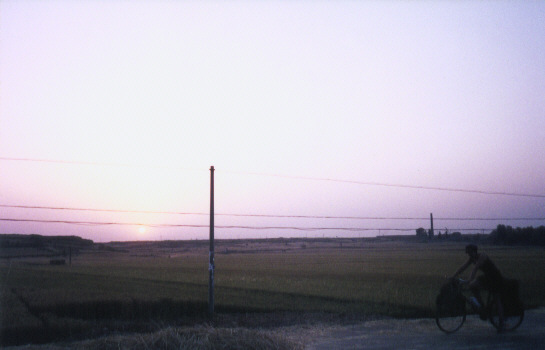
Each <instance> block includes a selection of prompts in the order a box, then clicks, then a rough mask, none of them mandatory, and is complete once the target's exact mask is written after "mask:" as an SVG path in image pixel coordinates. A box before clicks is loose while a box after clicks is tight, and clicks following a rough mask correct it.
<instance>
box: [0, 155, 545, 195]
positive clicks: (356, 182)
mask: <svg viewBox="0 0 545 350" xmlns="http://www.w3.org/2000/svg"><path fill="white" fill-rule="evenodd" d="M0 160H4V161H22V162H43V163H58V164H79V165H100V166H123V167H153V168H164V169H181V170H192V171H196V170H199V171H204V170H203V169H188V168H178V167H166V166H151V165H136V164H126V163H125V164H124V163H99V162H84V161H66V160H53V159H35V158H14V157H0ZM220 172H223V173H232V174H243V175H256V176H268V177H281V178H286V179H297V180H311V181H328V182H339V183H350V184H357V185H366V186H382V187H394V188H408V189H418V190H433V191H446V192H460V193H475V194H485V195H500V196H513V197H530V198H545V194H532V193H517V192H500V191H484V190H474V189H462V188H449V187H435V186H419V185H405V184H391V183H381V182H372V181H356V180H343V179H333V178H319V177H307V176H295V175H281V174H267V173H258V172H244V171H229V170H220Z"/></svg>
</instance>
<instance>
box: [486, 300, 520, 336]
mask: <svg viewBox="0 0 545 350" xmlns="http://www.w3.org/2000/svg"><path fill="white" fill-rule="evenodd" d="M523 319H524V307H523V305H522V303H521V302H517V303H514V304H513V305H509V306H505V307H504V310H503V329H502V328H501V324H500V317H499V313H498V308H497V305H496V302H494V304H493V307H492V309H491V311H490V322H491V323H492V325H493V326H494V327H495V328H496V329H497V330H499V331H500V330H501V331H505V332H510V331H513V330H515V329H517V328H518V326H520V324H521V323H522V320H523Z"/></svg>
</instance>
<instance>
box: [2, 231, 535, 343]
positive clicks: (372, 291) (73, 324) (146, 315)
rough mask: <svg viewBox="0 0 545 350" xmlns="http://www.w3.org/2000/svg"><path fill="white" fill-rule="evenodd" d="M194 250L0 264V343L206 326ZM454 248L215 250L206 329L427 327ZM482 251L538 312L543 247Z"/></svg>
mask: <svg viewBox="0 0 545 350" xmlns="http://www.w3.org/2000/svg"><path fill="white" fill-rule="evenodd" d="M205 243H206V242H200V243H198V242H187V243H183V242H181V243H180V242H179V243H170V244H159V243H157V242H155V243H116V244H109V245H107V246H99V247H95V248H93V249H89V250H85V251H81V252H80V254H79V255H77V256H74V257H73V258H72V264H71V265H61V266H54V265H50V264H49V259H47V258H44V257H37V258H32V257H27V258H24V259H15V258H12V259H3V260H2V261H1V263H0V286H1V290H0V291H1V311H0V316H1V324H0V325H1V333H0V334H1V337H2V343H3V344H4V345H6V344H17V343H29V342H45V341H51V340H55V339H62V338H67V337H72V338H81V337H87V338H88V337H96V336H100V335H103V334H105V333H108V332H110V333H111V332H112V331H116V332H118V331H121V332H123V331H131V332H134V331H136V332H138V331H157V330H159V329H162V328H165V327H168V326H171V325H177V326H180V325H188V326H191V325H195V324H198V323H199V322H212V321H210V320H207V318H206V310H207V301H208V248H207V246H206V244H205ZM463 246H464V244H463V243H433V244H432V243H403V242H379V241H371V240H323V241H320V240H293V241H292V240H280V241H279V240H276V241H225V242H221V241H219V242H218V244H217V246H216V260H215V261H216V274H215V287H216V288H215V309H216V312H217V314H218V316H217V318H216V320H222V319H223V320H226V319H229V322H231V323H233V324H236V323H237V322H238V323H239V324H238V325H240V323H244V322H248V323H251V324H252V325H253V326H256V327H260V326H261V327H273V326H282V325H284V324H285V323H290V322H292V323H293V322H308V317H306V316H301V315H321V317H324V315H344V317H349V318H350V317H352V318H358V317H361V318H364V317H375V316H391V317H431V316H433V308H434V302H435V297H436V294H437V292H438V289H439V287H440V286H441V284H442V283H443V282H444V277H445V276H446V275H450V274H452V273H453V272H454V271H455V270H456V268H457V267H458V266H459V265H461V264H462V263H463V262H464V261H465V255H464V253H463ZM483 250H485V251H486V252H487V253H488V254H489V256H490V257H492V258H493V260H494V261H495V262H496V263H497V265H498V267H499V268H500V269H501V270H502V271H503V272H504V274H505V275H506V276H507V277H511V278H518V279H520V280H521V285H522V290H521V292H522V298H523V300H524V303H525V305H526V306H527V307H537V306H545V276H544V274H543V271H545V254H544V249H543V248H528V247H516V248H512V247H509V248H505V247H493V246H488V247H483ZM249 314H251V315H254V316H253V317H254V318H252V321H251V322H250V321H244V317H242V316H240V315H249ZM237 315H238V316H237ZM255 315H259V316H255ZM279 315H283V316H279ZM285 315H292V316H285ZM293 315H299V316H293ZM214 322H215V321H214Z"/></svg>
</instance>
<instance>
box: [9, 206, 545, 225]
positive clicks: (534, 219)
mask: <svg viewBox="0 0 545 350" xmlns="http://www.w3.org/2000/svg"><path fill="white" fill-rule="evenodd" d="M0 207H2V208H14V209H44V210H67V211H91V212H111V213H136V214H168V215H199V216H208V215H210V214H209V213H204V212H177V211H154V210H123V209H99V208H77V207H56V206H38V205H14V204H0ZM214 215H216V216H232V217H264V218H294V219H343V220H429V217H388V216H334V215H281V214H237V213H215V214H214ZM435 220H450V221H540V220H545V217H490V218H483V217H462V218H460V217H435Z"/></svg>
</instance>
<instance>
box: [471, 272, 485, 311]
mask: <svg viewBox="0 0 545 350" xmlns="http://www.w3.org/2000/svg"><path fill="white" fill-rule="evenodd" d="M468 287H469V290H471V293H473V295H474V296H475V298H477V301H478V302H479V304H481V306H483V305H484V302H483V298H482V297H481V289H482V287H483V286H482V283H481V281H480V280H479V279H478V278H477V279H476V280H474V281H473V282H471V283H470V284H469V286H468Z"/></svg>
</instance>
